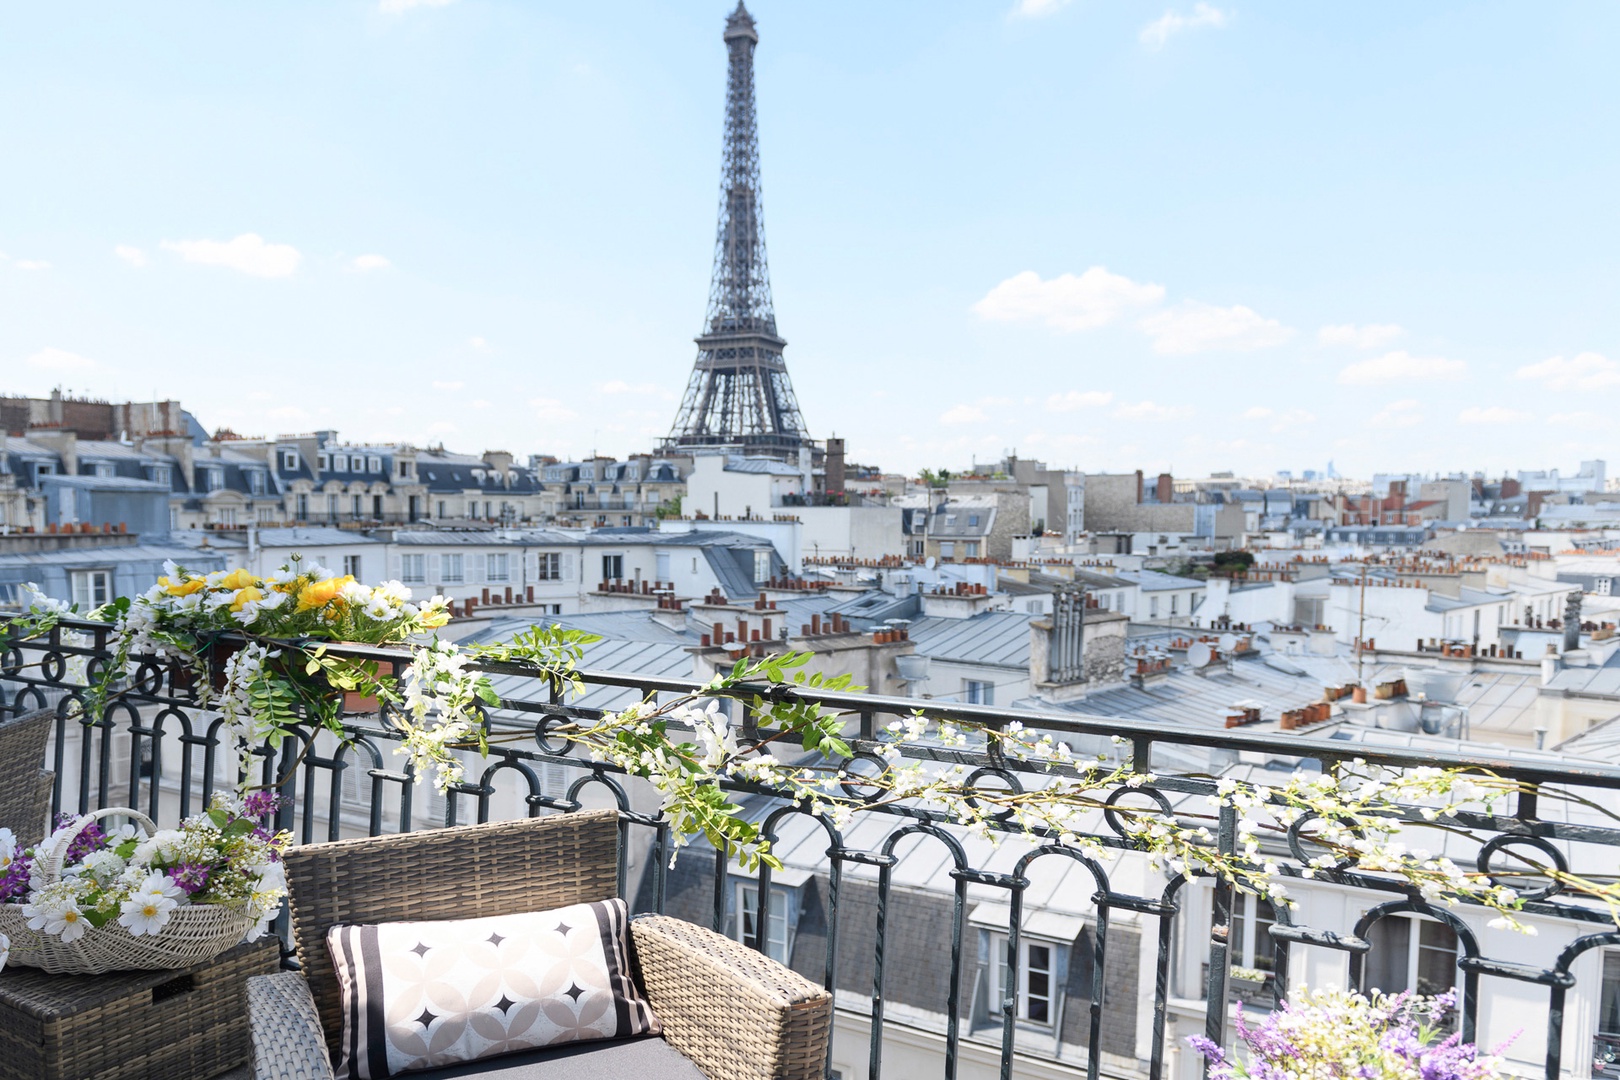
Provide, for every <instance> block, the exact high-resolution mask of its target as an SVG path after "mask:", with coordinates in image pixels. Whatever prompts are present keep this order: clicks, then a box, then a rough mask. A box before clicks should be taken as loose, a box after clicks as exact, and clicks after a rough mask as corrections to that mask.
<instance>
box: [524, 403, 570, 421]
mask: <svg viewBox="0 0 1620 1080" xmlns="http://www.w3.org/2000/svg"><path fill="white" fill-rule="evenodd" d="M529 404H530V405H531V406H533V407H534V415H535V417H536V418H537V419H540V420H553V421H562V420H572V419H574V417H575V416H577V415H578V414H577V413H575V412H574V410H573V409H570V408H569V407H568V406H567V405H565V404H563V403H562V402H561V401H558V400H557V399H556V398H545V397H537V398H530V399H529Z"/></svg>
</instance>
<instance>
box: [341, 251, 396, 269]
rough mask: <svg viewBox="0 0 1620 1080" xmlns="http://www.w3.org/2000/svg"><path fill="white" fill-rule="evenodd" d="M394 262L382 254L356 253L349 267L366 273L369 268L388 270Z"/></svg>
mask: <svg viewBox="0 0 1620 1080" xmlns="http://www.w3.org/2000/svg"><path fill="white" fill-rule="evenodd" d="M393 265H394V264H393V263H391V262H389V261H388V260H387V259H386V258H385V257H383V256H381V255H356V256H355V257H354V259H353V261H351V262H350V263H349V269H351V270H358V271H360V272H361V273H365V272H366V271H367V270H386V269H388V268H389V267H390V266H393Z"/></svg>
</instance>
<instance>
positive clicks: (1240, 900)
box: [1230, 893, 1277, 976]
mask: <svg viewBox="0 0 1620 1080" xmlns="http://www.w3.org/2000/svg"><path fill="white" fill-rule="evenodd" d="M1276 923H1277V911H1276V909H1275V908H1273V907H1272V906H1271V901H1270V900H1267V899H1266V898H1265V897H1262V896H1250V895H1248V894H1247V893H1238V894H1237V895H1236V896H1235V897H1233V900H1232V936H1231V939H1230V940H1231V946H1232V966H1233V967H1241V968H1249V969H1250V970H1251V971H1263V972H1265V973H1266V974H1267V975H1268V976H1269V975H1270V974H1271V972H1272V971H1273V969H1274V968H1275V967H1276V958H1277V957H1276V949H1275V947H1274V945H1273V943H1272V940H1271V928H1272V927H1273V926H1274V925H1276Z"/></svg>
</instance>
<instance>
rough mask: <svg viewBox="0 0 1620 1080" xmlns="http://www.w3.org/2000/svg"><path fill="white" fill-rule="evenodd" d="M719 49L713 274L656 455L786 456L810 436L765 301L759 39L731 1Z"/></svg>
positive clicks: (767, 276) (768, 286) (808, 442)
mask: <svg viewBox="0 0 1620 1080" xmlns="http://www.w3.org/2000/svg"><path fill="white" fill-rule="evenodd" d="M725 42H726V50H727V53H728V55H729V61H728V63H729V67H728V73H727V77H726V135H725V148H724V154H723V157H722V161H721V167H720V226H719V230H718V232H717V234H716V237H715V244H714V277H713V280H712V282H711V284H710V286H709V309H708V314H707V315H706V316H705V319H704V326H703V333H702V334H700V335H699V336H698V338H697V344H698V357H697V363H696V364H694V365H693V367H692V378H691V380H690V381H689V382H688V383H687V386H686V396H685V398H684V399H682V401H681V408H680V412H679V413H678V414H677V415H676V417H675V425H674V427H672V428H671V429H670V433H669V437H668V438H667V439H665V440H664V443H663V446H662V450H663V451H664V452H665V453H681V452H684V453H691V452H693V451H700V450H704V449H729V450H735V451H737V452H739V453H746V454H767V455H770V456H772V457H778V458H786V459H795V458H797V457H798V454H799V451H800V449H801V448H808V447H810V445H811V439H810V435H809V433H808V432H807V431H806V430H805V426H804V419H803V417H801V416H800V415H799V403H798V401H797V400H796V399H795V398H794V396H793V384H792V383H791V382H790V381H789V379H788V371H787V364H786V363H784V362H783V360H782V349H783V348H784V347H785V346H786V345H787V342H786V341H785V340H784V339H783V338H782V337H780V336H779V335H778V334H777V332H776V311H775V309H774V307H773V306H772V304H771V276H770V269H769V267H768V265H767V264H766V259H765V224H764V221H763V218H762V214H761V207H760V184H759V134H758V129H757V127H756V123H755V117H754V47H755V46H756V45H758V44H759V33H758V31H756V30H755V29H754V20H753V18H752V17H751V16H750V15H749V14H748V9H747V8H745V7H744V6H743V5H742V3H741V2H740V0H739V3H738V4H737V10H736V11H734V12H732V13H731V17H730V18H728V19H727V20H726V32H725Z"/></svg>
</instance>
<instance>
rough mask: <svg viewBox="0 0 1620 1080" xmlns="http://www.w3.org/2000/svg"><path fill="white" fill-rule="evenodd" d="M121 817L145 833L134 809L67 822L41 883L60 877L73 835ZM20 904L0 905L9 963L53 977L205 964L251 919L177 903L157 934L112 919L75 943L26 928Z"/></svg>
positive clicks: (149, 830)
mask: <svg viewBox="0 0 1620 1080" xmlns="http://www.w3.org/2000/svg"><path fill="white" fill-rule="evenodd" d="M114 816H116V817H127V818H129V819H130V820H131V821H133V822H135V823H136V824H137V825H138V826H140V827H142V828H144V829H145V830H146V834H147V835H148V836H151V835H152V834H153V833H155V832H156V831H157V826H156V825H155V824H153V822H152V819H151V818H149V817H147V816H146V815H145V814H142V813H141V812H140V811H138V810H129V809H125V808H119V807H114V808H110V809H106V810H97V811H95V812H94V813H91V814H86V815H84V816H83V817H80V818H79V819H78V820H77V821H76V822H74V823H73V826H72V828H73V832H72V833H71V834H70V835H69V836H68V838H67V843H64V844H62V845H61V847H60V848H59V849H58V850H57V852H56V853H55V854H54V855H52V856H51V858H50V859H49V860H48V861H47V862H46V863H45V864H44V865H43V867H42V869H43V870H44V873H45V880H46V881H47V882H55V881H59V880H60V879H61V873H62V858H63V857H64V856H65V855H66V854H67V849H68V846H69V845H70V844H71V843H72V841H73V837H75V836H77V835H78V834H79V833H80V832H81V831H82V830H83V829H84V828H85V827H86V826H88V825H89V824H90V823H91V822H93V821H96V820H98V819H100V818H104V817H114ZM22 909H23V905H21V904H0V934H4V935H6V936H7V937H8V938H10V939H11V956H10V958H9V962H10V963H11V964H14V965H16V966H18V967H31V968H39V969H41V970H42V971H48V972H50V973H52V974H54V975H101V974H105V973H106V972H109V971H170V970H176V969H179V968H188V967H195V966H196V965H198V964H202V963H207V962H208V961H209V960H212V959H213V958H214V957H216V956H218V955H219V954H220V953H222V952H224V951H225V950H226V949H229V948H230V947H231V946H233V945H235V944H237V943H238V942H240V941H241V940H242V939H243V938H244V937H245V936H246V935H247V932H248V931H249V930H250V929H252V927H253V925H254V922H255V920H253V919H251V918H248V917H247V916H246V915H243V914H241V913H240V912H236V911H232V910H231V909H229V908H226V907H221V906H219V905H218V904H182V905H180V906H179V907H177V908H175V909H174V910H173V911H172V912H170V913H169V921H168V923H167V924H166V925H165V926H164V927H163V929H162V930H161V931H160V932H159V933H157V934H149V935H143V936H141V937H135V936H133V935H132V934H130V932H129V930H128V929H127V928H126V927H123V926H120V925H119V924H118V923H117V922H116V921H114V922H109V923H107V924H106V925H105V926H101V927H99V928H97V927H92V928H91V929H90V930H88V931H86V932H85V933H84V935H83V936H81V937H80V938H79V939H78V940H77V941H74V942H71V943H66V944H64V943H63V942H62V941H61V940H60V939H59V938H55V937H51V936H50V935H48V934H44V933H41V932H39V931H35V930H30V929H28V916H26V915H24V914H23V912H22Z"/></svg>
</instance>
